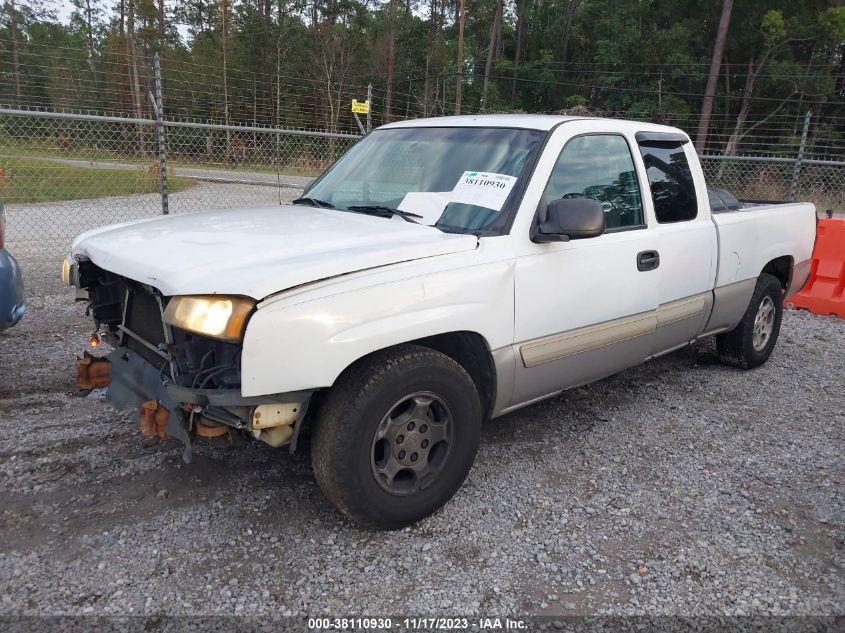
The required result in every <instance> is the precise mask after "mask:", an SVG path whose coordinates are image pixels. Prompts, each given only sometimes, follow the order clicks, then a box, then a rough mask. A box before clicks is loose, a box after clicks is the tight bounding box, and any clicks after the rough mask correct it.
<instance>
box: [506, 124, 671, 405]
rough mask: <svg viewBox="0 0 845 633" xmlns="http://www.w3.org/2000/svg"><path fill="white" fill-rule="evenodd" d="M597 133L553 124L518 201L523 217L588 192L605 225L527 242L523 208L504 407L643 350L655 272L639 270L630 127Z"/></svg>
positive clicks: (638, 170) (640, 212)
mask: <svg viewBox="0 0 845 633" xmlns="http://www.w3.org/2000/svg"><path fill="white" fill-rule="evenodd" d="M606 130H607V121H569V122H566V123H564V124H562V125H561V126H560V127H559V128H558V129H557V130H556V131H555V133H554V134H553V135H552V137H551V138H550V140H549V143H548V145H547V147H546V149H545V151H544V153H543V156H542V158H541V160H540V162H539V163H538V166H537V168H536V169H535V172H534V176H533V178H532V182H531V183H530V186H529V189H528V190H527V191H526V197H525V200H524V201H523V207H522V210H525V211H527V212H528V215H529V216H530V215H532V210H531V208H530V207H529V208H527V209H526V206H525V205H531V206H532V207H535V208H537V209H538V211H537V212H538V213H539V214H543V213H545V206H546V204H547V202H548V201H550V200H553V199H556V198H564V197H570V198H571V197H582V198H593V199H595V200H598V201H599V202H601V204H602V206H603V207H604V209H605V218H606V222H607V230H606V232H605V233H604V234H603V235H601V236H599V237H594V238H589V239H580V240H571V241H568V242H553V243H534V242H532V241H531V240H530V239H529V236H528V230H527V229H529V228H530V227H528V221H526V220H525V215H526V214H521V215H522V218H523V220H524V221H523V222H522V223H517V224H516V225H515V226H514V231H513V232H512V237H513V239H514V242H515V248H516V249H517V251H518V256H517V258H516V264H515V265H516V270H515V293H516V297H515V298H516V307H515V331H514V333H515V336H514V340H515V346H514V347H515V349H514V351H515V353H516V372H515V381H514V396H513V399H512V403H513V406H516V405H518V404H521V403H524V402H528V401H530V400H533V399H536V398H540V397H543V396H546V395H549V394H552V393H555V392H556V391H560V390H561V389H564V388H568V387H572V386H576V385H579V384H584V383H587V382H591V381H593V380H597V379H599V378H602V377H604V376H607V375H610V374H612V373H614V372H616V371H619V370H620V369H624V368H626V367H631V366H633V365H636V364H638V363H640V362H642V361H643V360H644V359H645V358H646V357H647V356H649V354H650V352H651V348H652V343H651V334H653V332H654V329H655V326H656V316H655V311H656V308H657V303H658V290H659V275H660V273H659V269H657V268H651V267H649V266H650V264H649V261H650V257H651V256H652V254H653V253H654V252H655V251H656V250H657V249H658V245H657V242H658V238H657V234H656V232H655V227H654V226H653V224H654V222H653V220H652V219H650V218H648V217H647V214H646V207H645V205H644V204H643V199H644V196H646V195H648V192H647V191H643V182H644V177H645V173H644V171H643V169H642V164H641V163H639V162H638V160H635V159H637V151H638V150H637V145H636V142H635V140H634V138H633V132H632V133H631V134H630V135H626V134H623V133H607V132H606ZM532 196H533V197H532ZM529 220H530V221H531V222H532V223H533V222H534V221H535V220H534V218H533V217H529Z"/></svg>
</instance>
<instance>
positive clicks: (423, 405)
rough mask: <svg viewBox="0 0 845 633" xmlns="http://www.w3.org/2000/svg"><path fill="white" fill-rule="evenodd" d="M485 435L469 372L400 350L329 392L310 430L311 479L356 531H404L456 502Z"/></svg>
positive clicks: (437, 356) (431, 354)
mask: <svg viewBox="0 0 845 633" xmlns="http://www.w3.org/2000/svg"><path fill="white" fill-rule="evenodd" d="M480 432H481V403H480V400H479V397H478V392H477V391H476V388H475V384H474V383H473V381H472V379H471V378H470V376H469V374H467V372H466V370H464V368H463V367H461V366H460V365H459V364H458V363H456V362H455V361H454V360H453V359H451V358H450V357H448V356H446V355H444V354H441V353H440V352H436V351H434V350H431V349H428V348H425V347H419V346H416V345H403V346H400V347H397V348H394V349H392V350H388V351H385V352H379V353H376V354H373V355H371V356H369V357H367V358H365V359H363V360H362V361H361V362H359V363H357V364H356V365H355V366H353V367H352V368H350V369H349V370H347V371H346V372H345V373H344V374H343V375H342V376H341V377H340V378H339V379H338V381H337V383H336V384H335V386H334V387H332V389H331V391H330V392H329V394H328V395H327V397H326V400H325V402H324V403H323V405H322V407H321V408H320V411H319V414H318V416H317V420H316V425H315V428H314V433H313V440H312V449H311V461H312V466H313V468H314V475H315V477H316V479H317V482H318V483H319V484H320V488H321V489H322V491H323V493H324V494H325V495H326V497H327V498H328V499H329V500H330V501H331V502H332V503H333V504H334V505H335V506H336V507H337V508H338V509H339V510H340V511H341V512H343V513H344V514H346V515H347V516H348V517H349V518H351V519H352V520H354V521H355V522H357V523H359V524H362V525H365V526H369V527H375V528H379V529H398V528H401V527H404V526H406V525H409V524H411V523H414V522H415V521H418V520H420V519H422V518H424V517H426V516H428V515H430V514H432V513H433V512H435V511H437V510H438V509H439V508H441V507H442V506H443V505H444V504H445V503H446V502H447V501H449V499H451V497H452V495H454V494H455V492H456V491H457V490H458V488H459V487H460V486H461V484H462V483H463V481H464V479H465V478H466V476H467V474H468V473H469V470H470V467H471V466H472V462H473V460H474V458H475V453H476V450H477V448H478V442H479V436H480Z"/></svg>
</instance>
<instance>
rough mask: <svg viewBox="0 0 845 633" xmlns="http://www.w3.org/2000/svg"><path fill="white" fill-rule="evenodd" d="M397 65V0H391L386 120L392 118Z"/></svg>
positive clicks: (385, 102)
mask: <svg viewBox="0 0 845 633" xmlns="http://www.w3.org/2000/svg"><path fill="white" fill-rule="evenodd" d="M395 65H396V0H390V31H389V33H388V35H387V91H386V93H385V95H384V120H385V122H389V121H390V120H391V118H392V114H393V111H392V108H393V68H394V66H395Z"/></svg>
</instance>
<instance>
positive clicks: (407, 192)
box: [302, 127, 545, 233]
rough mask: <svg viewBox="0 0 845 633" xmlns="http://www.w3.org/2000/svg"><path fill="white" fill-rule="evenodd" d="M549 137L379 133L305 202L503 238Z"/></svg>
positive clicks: (462, 131) (502, 132)
mask: <svg viewBox="0 0 845 633" xmlns="http://www.w3.org/2000/svg"><path fill="white" fill-rule="evenodd" d="M544 134H545V133H544V132H542V131H539V130H517V129H509V128H482V127H453V128H447V127H439V128H438V127H415V128H395V129H383V130H376V131H374V132H373V133H372V134H370V135H369V136H367V137H366V138H364V139H362V140H361V142H359V143H358V144H357V145H355V146H354V147H353V148H352V149H351V150H349V151H348V152H347V153H346V154H345V155H344V156H343V157H342V158H341V159H340V160H339V161H338V162H337V163H335V165H334V166H333V167H332V168H331V169H329V170H328V171H327V172H326V173H325V174H323V176H321V177H320V178H319V179H318V180H317V181H316V182H315V183H314V184H313V185H311V187H310V188H309V189H308V190H307V191H306V192H305V194H304V196H306V197H305V198H303V199H302V200H304V201H305V202H306V203H307V201H308V200H317V201H320V202H321V203H323V204H325V205H326V206H328V205H331V206H333V207H335V208H337V209H350V208H351V210H353V211H359V212H367V211H372V212H374V213H378V212H379V211H385V210H386V209H387V210H389V209H398V210H399V211H404V212H406V216H407V214H414V215H413V216H410V217H412V218H413V219H414V220H415V221H417V222H419V223H421V224H428V225H432V226H436V227H438V228H440V229H442V230H445V231H455V232H467V233H474V232H483V233H499V232H501V231H503V230H504V229H505V228H506V226H507V224H508V222H507V219H508V216H509V214H510V212H511V210H512V207H513V205H514V202H515V199H516V198H518V192H519V191H520V190H521V188H522V186H524V184H525V182H524V179H525V178H527V177H528V175H529V174H528V169H529V165H530V164H531V163H532V160H533V158H534V156H535V155H536V153H537V152H538V151H539V149H540V145H541V143H542V140H543V136H544ZM315 206H319V205H316V204H315ZM385 217H391V215H390V214H389V213H388V214H387V215H385ZM392 217H393V220H395V221H402V220H401V219H400V218H399V217H397V216H392Z"/></svg>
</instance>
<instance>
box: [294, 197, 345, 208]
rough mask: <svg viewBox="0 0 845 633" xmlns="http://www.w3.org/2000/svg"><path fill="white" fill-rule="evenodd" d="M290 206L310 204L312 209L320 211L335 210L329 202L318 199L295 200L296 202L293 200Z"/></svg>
mask: <svg viewBox="0 0 845 633" xmlns="http://www.w3.org/2000/svg"><path fill="white" fill-rule="evenodd" d="M291 204H310V205H311V206H312V207H318V208H320V209H334V208H335V206H334V205H333V204H332V203H331V202H326V201H325V200H320V199H319V198H308V197H305V198H297V199H296V200H293V201H292V202H291Z"/></svg>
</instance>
